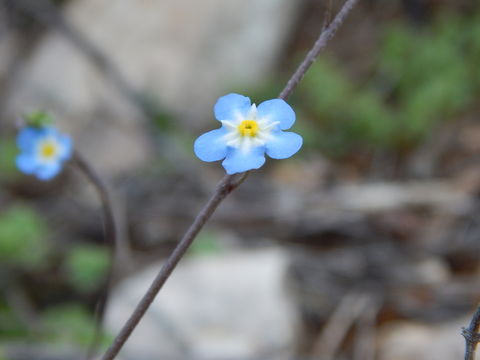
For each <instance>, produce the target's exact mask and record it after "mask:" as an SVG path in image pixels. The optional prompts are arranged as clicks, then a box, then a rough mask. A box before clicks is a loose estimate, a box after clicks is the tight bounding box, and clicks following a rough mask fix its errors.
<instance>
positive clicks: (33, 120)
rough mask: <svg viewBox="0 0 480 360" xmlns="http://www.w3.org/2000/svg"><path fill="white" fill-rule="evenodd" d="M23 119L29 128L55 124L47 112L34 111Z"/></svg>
mask: <svg viewBox="0 0 480 360" xmlns="http://www.w3.org/2000/svg"><path fill="white" fill-rule="evenodd" d="M23 117H24V119H25V121H26V123H27V125H28V126H33V127H44V126H49V125H52V124H53V118H52V117H51V116H50V115H49V114H48V113H46V112H45V111H32V112H31V113H28V114H25V115H24V116H23Z"/></svg>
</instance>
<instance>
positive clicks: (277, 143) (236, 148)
mask: <svg viewBox="0 0 480 360" xmlns="http://www.w3.org/2000/svg"><path fill="white" fill-rule="evenodd" d="M214 113H215V117H216V118H217V120H219V121H220V122H221V123H222V127H221V128H219V129H216V130H212V131H209V132H207V133H205V134H203V135H202V136H200V137H199V138H198V139H197V140H196V141H195V144H194V151H195V154H196V155H197V156H198V157H199V158H200V159H201V160H203V161H209V162H210V161H218V160H222V159H225V160H223V162H222V165H223V167H224V168H225V170H226V171H227V173H228V174H236V173H240V172H244V171H248V170H252V169H258V168H260V167H261V166H262V165H263V164H264V163H265V154H267V155H268V156H269V157H271V158H273V159H286V158H289V157H290V156H292V155H293V154H295V153H296V152H297V151H298V150H299V149H300V148H301V147H302V143H303V140H302V137H301V136H300V135H298V134H295V133H293V132H284V131H282V130H287V129H289V128H290V127H291V126H292V125H293V123H294V122H295V112H294V111H293V109H292V108H291V107H290V105H288V104H287V103H286V102H285V101H284V100H282V99H272V100H268V101H265V102H263V103H261V104H260V105H259V106H258V107H256V106H255V104H251V102H250V99H249V98H248V97H246V96H243V95H239V94H228V95H225V96H222V97H221V98H219V99H218V101H217V103H216V104H215V106H214Z"/></svg>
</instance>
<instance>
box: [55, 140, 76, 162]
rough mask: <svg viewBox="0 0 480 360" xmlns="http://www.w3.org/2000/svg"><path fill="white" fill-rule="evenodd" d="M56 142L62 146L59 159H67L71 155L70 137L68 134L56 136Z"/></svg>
mask: <svg viewBox="0 0 480 360" xmlns="http://www.w3.org/2000/svg"><path fill="white" fill-rule="evenodd" d="M58 142H59V143H60V145H61V147H62V150H63V151H62V154H61V155H60V160H68V159H70V157H71V156H72V150H73V144H72V138H71V137H70V136H68V135H60V134H59V136H58Z"/></svg>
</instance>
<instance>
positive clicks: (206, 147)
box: [193, 127, 227, 162]
mask: <svg viewBox="0 0 480 360" xmlns="http://www.w3.org/2000/svg"><path fill="white" fill-rule="evenodd" d="M226 134H227V130H226V129H225V128H224V127H222V128H220V129H216V130H212V131H209V132H207V133H205V134H203V135H202V136H200V137H199V138H198V139H197V140H195V144H194V145H193V151H194V152H195V155H197V156H198V157H199V158H200V160H203V161H209V162H210V161H218V160H222V159H223V158H224V157H225V156H226V155H227V144H226V142H225V140H224V139H223V137H224V136H225V135H226Z"/></svg>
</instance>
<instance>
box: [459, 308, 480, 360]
mask: <svg viewBox="0 0 480 360" xmlns="http://www.w3.org/2000/svg"><path fill="white" fill-rule="evenodd" d="M479 328H480V306H479V307H478V308H477V311H475V314H473V317H472V321H470V325H469V326H468V328H463V329H462V335H463V337H464V338H465V360H474V359H475V350H476V348H477V345H478V342H479V341H480V334H479V333H478V330H479Z"/></svg>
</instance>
